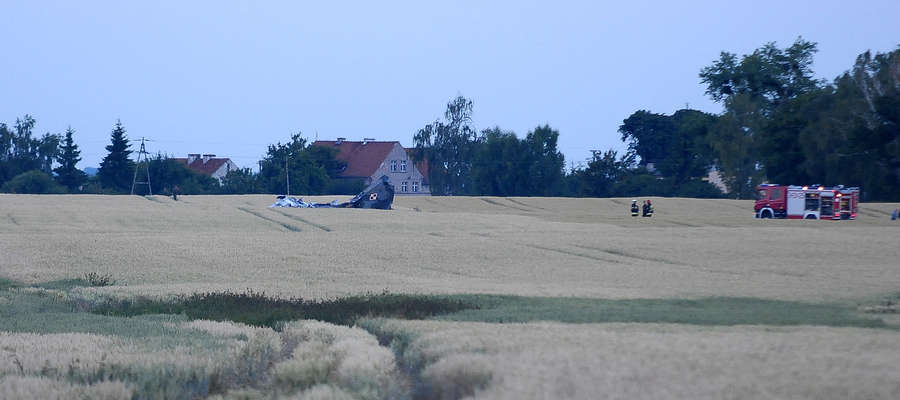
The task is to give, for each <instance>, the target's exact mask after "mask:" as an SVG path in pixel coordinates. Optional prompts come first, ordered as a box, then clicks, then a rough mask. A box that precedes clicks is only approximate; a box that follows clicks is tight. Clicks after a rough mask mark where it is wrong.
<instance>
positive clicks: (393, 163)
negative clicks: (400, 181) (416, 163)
mask: <svg viewBox="0 0 900 400" xmlns="http://www.w3.org/2000/svg"><path fill="white" fill-rule="evenodd" d="M391 172H397V160H391Z"/></svg>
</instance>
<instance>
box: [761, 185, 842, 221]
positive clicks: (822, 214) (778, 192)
mask: <svg viewBox="0 0 900 400" xmlns="http://www.w3.org/2000/svg"><path fill="white" fill-rule="evenodd" d="M756 190H757V193H758V199H757V200H756V204H755V205H754V206H753V210H754V211H755V212H756V218H789V219H827V220H838V219H856V212H857V209H858V207H859V188H857V187H851V188H847V187H843V186H834V187H825V186H787V185H772V184H764V185H759V186H757V187H756Z"/></svg>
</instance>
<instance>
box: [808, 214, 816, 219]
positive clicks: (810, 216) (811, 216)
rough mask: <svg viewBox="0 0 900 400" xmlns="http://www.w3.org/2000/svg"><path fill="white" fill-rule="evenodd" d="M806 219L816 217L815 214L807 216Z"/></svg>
mask: <svg viewBox="0 0 900 400" xmlns="http://www.w3.org/2000/svg"><path fill="white" fill-rule="evenodd" d="M806 219H816V216H815V215H812V214H809V215H807V216H806Z"/></svg>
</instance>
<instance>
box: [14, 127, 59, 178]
mask: <svg viewBox="0 0 900 400" xmlns="http://www.w3.org/2000/svg"><path fill="white" fill-rule="evenodd" d="M35 123H36V121H35V120H34V118H33V117H32V116H30V115H27V114H26V115H25V116H24V117H22V118H17V119H16V123H15V125H14V129H12V130H11V129H9V127H8V126H7V125H6V124H2V123H0V184H2V183H3V182H6V181H7V180H9V179H12V178H13V177H14V176H17V175H19V174H22V173H23V172H26V171H30V170H33V169H39V170H41V171H42V172H44V173H46V174H49V173H51V172H52V168H53V161H54V159H55V158H56V154H57V152H58V151H59V135H53V134H50V133H47V134H45V135H44V136H42V137H41V138H34V137H32V131H33V129H34V126H35Z"/></svg>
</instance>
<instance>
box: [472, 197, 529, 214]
mask: <svg viewBox="0 0 900 400" xmlns="http://www.w3.org/2000/svg"><path fill="white" fill-rule="evenodd" d="M478 200H481V201H483V202H485V203H488V204H493V205H495V206H498V207H503V208H509V209H513V210H519V211H524V212H529V213H533V212H534V210H529V209H527V208H522V207H516V206H511V205H507V204H503V203H500V202H498V201H494V200H491V199H485V198H483V197H480V198H478Z"/></svg>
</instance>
